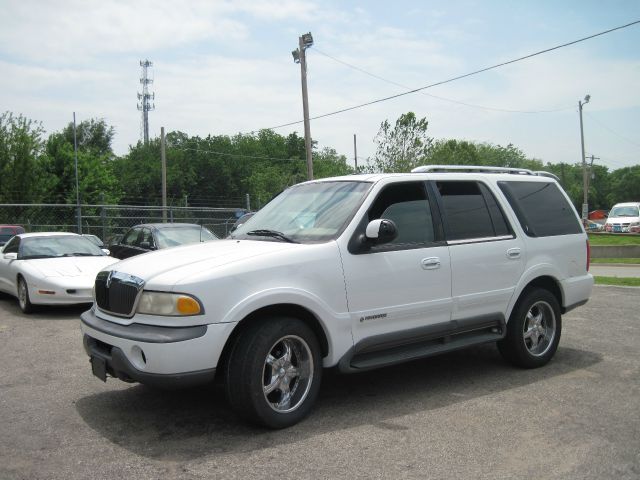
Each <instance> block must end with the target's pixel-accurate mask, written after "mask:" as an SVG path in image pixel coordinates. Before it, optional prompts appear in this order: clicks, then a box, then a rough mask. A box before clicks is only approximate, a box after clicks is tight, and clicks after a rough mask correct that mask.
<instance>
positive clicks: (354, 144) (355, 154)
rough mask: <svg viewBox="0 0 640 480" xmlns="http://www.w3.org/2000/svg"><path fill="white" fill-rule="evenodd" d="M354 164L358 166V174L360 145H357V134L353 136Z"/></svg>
mask: <svg viewBox="0 0 640 480" xmlns="http://www.w3.org/2000/svg"><path fill="white" fill-rule="evenodd" d="M353 163H354V164H355V166H356V173H358V145H357V144H356V134H355V133H354V134H353Z"/></svg>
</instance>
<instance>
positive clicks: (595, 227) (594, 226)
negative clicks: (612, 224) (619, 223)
mask: <svg viewBox="0 0 640 480" xmlns="http://www.w3.org/2000/svg"><path fill="white" fill-rule="evenodd" d="M585 230H586V231H587V232H602V231H603V230H604V225H603V224H602V223H598V222H594V221H592V220H587V221H586V222H585Z"/></svg>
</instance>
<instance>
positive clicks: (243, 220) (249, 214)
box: [231, 212, 256, 232]
mask: <svg viewBox="0 0 640 480" xmlns="http://www.w3.org/2000/svg"><path fill="white" fill-rule="evenodd" d="M255 213H256V212H247V213H245V214H244V215H242V216H240V218H238V219H237V220H236V222H235V223H234V224H233V227H231V232H234V231H235V230H236V229H237V228H238V227H239V226H240V225H242V224H244V223H246V221H247V220H249V219H250V218H251V217H253V216H254V215H255Z"/></svg>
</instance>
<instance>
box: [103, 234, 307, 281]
mask: <svg viewBox="0 0 640 480" xmlns="http://www.w3.org/2000/svg"><path fill="white" fill-rule="evenodd" d="M300 248H305V246H304V245H303V244H299V243H286V242H271V241H257V240H231V239H228V240H216V241H211V242H203V243H196V244H191V245H183V246H180V247H173V248H165V249H162V250H157V251H155V252H149V253H145V254H142V255H137V256H135V257H131V258H128V259H126V260H122V261H121V262H119V263H118V264H117V265H114V266H113V267H111V268H109V269H108V270H117V271H118V272H123V273H128V274H130V275H135V276H136V277H139V278H141V279H143V280H145V282H147V283H149V281H150V280H152V279H154V278H157V277H159V276H161V275H163V274H165V273H167V274H170V277H171V281H172V283H174V284H175V283H177V282H179V281H180V280H181V279H183V278H185V277H189V276H193V275H197V274H199V273H202V272H205V271H211V270H212V269H214V268H217V267H221V266H223V265H229V264H232V263H237V262H240V261H247V260H248V259H251V258H253V259H255V258H256V257H260V256H264V255H271V254H274V253H277V252H282V251H285V250H291V249H300Z"/></svg>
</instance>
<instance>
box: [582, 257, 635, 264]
mask: <svg viewBox="0 0 640 480" xmlns="http://www.w3.org/2000/svg"><path fill="white" fill-rule="evenodd" d="M591 263H626V264H630V265H635V264H640V258H592V259H591Z"/></svg>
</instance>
